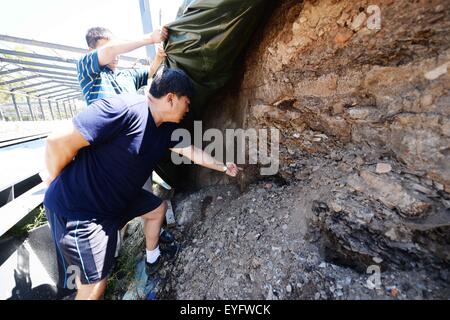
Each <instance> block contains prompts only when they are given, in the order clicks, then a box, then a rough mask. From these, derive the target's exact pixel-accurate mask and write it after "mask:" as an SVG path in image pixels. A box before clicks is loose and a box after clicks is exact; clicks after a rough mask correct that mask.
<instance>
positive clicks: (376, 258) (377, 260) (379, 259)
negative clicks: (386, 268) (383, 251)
mask: <svg viewBox="0 0 450 320" xmlns="http://www.w3.org/2000/svg"><path fill="white" fill-rule="evenodd" d="M372 260H373V262H375V263H376V264H380V263H382V262H383V259H381V258H380V257H373V258H372Z"/></svg>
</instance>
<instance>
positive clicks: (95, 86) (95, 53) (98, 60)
mask: <svg viewBox="0 0 450 320" xmlns="http://www.w3.org/2000/svg"><path fill="white" fill-rule="evenodd" d="M167 34H168V31H167V28H165V27H164V28H162V29H156V30H155V31H153V32H152V33H150V34H146V35H144V36H143V37H141V38H139V39H136V40H119V39H116V38H115V37H114V36H113V34H112V33H111V31H109V30H108V29H105V28H101V27H95V28H90V29H89V30H88V31H87V33H86V42H87V44H88V47H89V52H88V53H87V54H85V55H84V56H83V57H82V58H81V59H80V60H79V61H78V64H77V70H78V81H79V83H80V87H81V89H82V91H83V95H84V98H85V99H86V102H87V104H88V105H90V104H91V103H92V102H94V101H95V100H97V99H102V98H106V97H112V96H115V95H117V94H121V93H136V92H137V90H139V88H141V87H143V86H145V85H147V80H148V78H149V76H150V77H151V76H152V75H153V74H154V73H155V72H156V69H157V68H158V66H159V64H160V63H161V62H162V60H163V59H164V56H165V53H164V51H163V50H162V49H161V48H160V49H159V50H158V54H157V56H156V58H155V60H154V61H153V63H152V65H151V66H150V68H149V69H146V68H142V69H129V70H120V71H116V68H117V64H118V62H119V55H121V54H124V53H127V52H130V51H132V50H135V49H138V48H140V47H143V46H146V45H150V44H154V43H159V42H162V41H164V40H166V39H167Z"/></svg>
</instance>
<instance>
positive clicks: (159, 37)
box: [149, 27, 169, 43]
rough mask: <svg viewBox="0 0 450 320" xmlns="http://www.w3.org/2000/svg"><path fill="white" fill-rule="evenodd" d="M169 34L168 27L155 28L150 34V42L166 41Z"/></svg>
mask: <svg viewBox="0 0 450 320" xmlns="http://www.w3.org/2000/svg"><path fill="white" fill-rule="evenodd" d="M168 35H169V31H168V30H167V27H162V29H159V28H158V29H155V31H153V32H152V33H151V34H150V35H149V40H150V43H159V42H163V41H166V39H167V36H168Z"/></svg>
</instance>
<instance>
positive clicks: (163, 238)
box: [159, 229, 175, 243]
mask: <svg viewBox="0 0 450 320" xmlns="http://www.w3.org/2000/svg"><path fill="white" fill-rule="evenodd" d="M174 241H175V237H174V236H173V235H172V234H171V233H170V232H169V231H167V230H166V229H162V232H161V234H160V235H159V242H160V243H173V242H174Z"/></svg>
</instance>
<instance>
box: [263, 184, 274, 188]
mask: <svg viewBox="0 0 450 320" xmlns="http://www.w3.org/2000/svg"><path fill="white" fill-rule="evenodd" d="M272 187H273V185H272V184H271V183H266V184H265V185H264V188H265V189H267V190H270V189H272Z"/></svg>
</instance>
